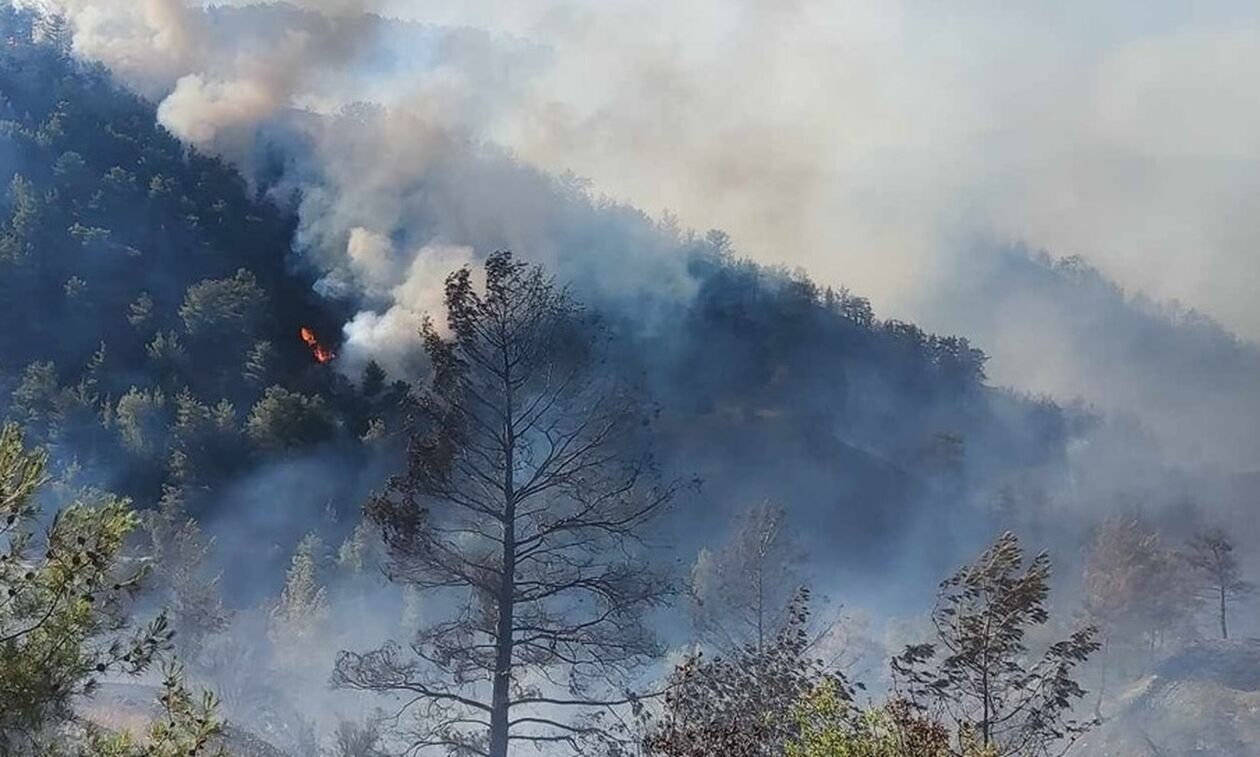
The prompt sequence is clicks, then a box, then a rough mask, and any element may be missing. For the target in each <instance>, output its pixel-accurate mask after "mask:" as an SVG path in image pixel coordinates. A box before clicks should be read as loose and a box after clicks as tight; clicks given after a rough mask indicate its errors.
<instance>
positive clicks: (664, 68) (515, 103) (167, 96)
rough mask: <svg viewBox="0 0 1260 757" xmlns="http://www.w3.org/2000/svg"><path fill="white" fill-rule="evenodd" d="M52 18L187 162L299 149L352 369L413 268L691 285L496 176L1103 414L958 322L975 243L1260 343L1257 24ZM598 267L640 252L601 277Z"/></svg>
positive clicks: (890, 15) (318, 260) (647, 249)
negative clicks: (690, 247)
mask: <svg viewBox="0 0 1260 757" xmlns="http://www.w3.org/2000/svg"><path fill="white" fill-rule="evenodd" d="M46 2H51V3H52V4H53V5H54V6H55V7H57V8H59V9H60V10H61V11H63V12H64V13H65V14H66V15H67V17H68V18H69V19H70V21H71V23H72V26H73V30H74V44H75V49H76V50H77V51H78V53H79V54H81V55H83V56H84V57H87V58H91V59H94V60H99V61H101V62H103V63H105V64H106V65H108V66H109V67H110V68H111V69H113V70H114V71H116V72H117V73H118V74H119V75H121V76H122V77H123V78H124V79H125V80H127V81H128V82H130V83H132V84H133V85H135V86H136V87H138V88H140V89H141V91H144V92H146V93H149V94H150V96H152V97H153V98H154V99H155V100H158V101H160V102H161V109H160V113H161V118H162V120H163V123H164V124H165V125H166V126H167V127H168V128H170V129H171V130H172V131H174V132H175V133H176V134H178V135H180V136H182V137H184V138H186V139H188V140H190V141H192V142H193V143H195V144H198V145H200V146H202V147H205V148H208V149H215V150H218V151H220V152H222V153H224V154H226V155H228V157H231V158H233V159H235V160H238V161H241V162H243V163H248V160H249V159H250V151H251V149H252V147H253V145H254V144H255V140H256V139H257V138H258V135H259V134H260V133H262V132H264V131H265V128H263V127H267V126H269V125H273V124H276V123H282V124H284V126H285V128H291V129H295V130H296V131H297V132H298V133H301V134H302V135H303V136H304V137H305V138H306V139H308V140H309V142H310V146H311V149H312V155H311V156H310V157H311V160H310V161H309V162H308V163H305V164H303V165H302V166H301V169H300V170H299V171H295V172H294V174H293V175H292V176H290V182H291V183H290V184H289V185H287V186H286V187H285V188H284V189H286V190H288V189H296V190H298V191H297V194H298V196H299V197H300V202H301V206H300V214H301V223H302V226H301V230H300V239H299V246H300V248H301V251H302V252H303V254H305V255H306V256H307V258H308V259H309V260H311V261H313V262H314V263H315V264H316V265H318V266H319V267H320V268H321V269H322V270H323V271H325V272H327V275H326V276H325V279H324V281H323V282H322V287H323V289H324V291H326V292H328V293H329V294H334V295H337V296H341V297H352V298H355V299H360V300H362V302H363V310H362V312H361V313H360V314H359V316H358V317H356V318H355V319H354V321H353V322H352V323H351V324H350V326H349V327H348V328H347V334H346V335H347V338H348V339H349V340H350V344H349V345H347V349H346V350H345V352H346V354H355V355H367V354H372V353H381V354H382V355H385V354H386V353H388V354H392V355H393V356H394V357H386V358H385V359H386V362H390V363H392V364H393V365H395V366H396V367H400V366H401V365H402V364H403V361H402V360H401V358H399V357H397V356H400V355H403V354H406V353H407V352H408V350H414V347H415V339H414V334H413V333H412V332H411V330H410V324H411V323H412V320H413V318H412V315H411V314H412V313H413V311H414V302H413V303H405V302H404V303H401V304H400V303H399V302H398V301H397V300H396V298H395V296H394V292H395V291H396V290H397V289H401V288H404V285H405V283H406V282H408V281H411V278H409V272H410V271H412V270H413V268H415V266H414V265H413V263H414V262H415V256H416V255H419V254H425V255H427V254H429V253H430V251H433V250H447V249H450V248H452V247H457V248H467V249H471V250H472V251H473V253H472V254H475V255H481V254H484V253H485V252H487V251H489V250H490V249H493V248H494V247H513V248H515V249H518V250H521V251H523V252H527V253H528V254H529V255H530V256H531V257H533V258H535V259H540V260H542V261H544V262H556V261H558V260H561V259H563V260H564V262H565V266H566V267H565V275H566V276H570V275H584V276H586V278H590V279H592V280H593V281H594V284H595V286H596V287H598V286H599V285H600V282H601V281H603V282H604V283H605V284H606V286H607V288H608V289H609V290H612V289H618V288H630V289H633V287H634V286H636V285H638V286H641V287H644V288H648V289H660V288H662V287H668V286H670V285H672V284H673V283H674V282H675V281H678V282H681V281H683V278H682V277H671V276H668V275H661V270H662V268H661V266H665V269H664V270H668V266H669V265H671V264H675V261H673V260H672V259H671V256H670V252H669V250H668V247H669V245H668V244H667V240H665V239H664V238H663V237H662V238H655V237H654V238H647V239H645V238H643V234H642V231H641V229H642V228H643V225H642V224H641V223H640V224H638V225H631V224H626V225H624V226H622V227H619V231H621V232H623V236H624V239H622V240H620V241H610V240H611V239H612V237H613V236H615V235H612V234H608V233H599V231H608V229H607V228H606V227H604V226H600V225H599V223H602V221H601V222H599V223H597V222H596V221H594V220H592V219H591V218H589V214H587V215H583V214H582V213H580V212H578V211H577V210H576V209H575V207H576V206H572V205H568V204H566V200H565V198H566V197H569V196H570V195H573V194H581V193H582V192H583V191H584V190H583V189H582V187H581V185H579V184H576V183H572V182H567V183H566V182H558V181H557V182H551V183H548V182H546V181H544V180H543V179H541V178H540V177H539V176H537V175H535V174H531V173H529V172H527V171H524V170H519V168H518V167H515V166H514V164H513V163H512V162H511V160H510V159H509V158H511V157H514V158H519V159H520V160H523V161H525V162H526V163H528V164H531V165H534V166H538V167H540V168H542V169H544V170H545V171H547V172H550V173H552V174H553V175H560V174H562V173H563V172H565V171H568V170H572V171H573V172H575V173H576V174H577V175H580V176H584V177H589V178H590V179H592V180H593V186H594V187H595V188H596V189H597V190H598V191H599V192H603V193H608V194H610V195H612V196H614V197H617V198H619V199H622V200H626V201H629V202H632V203H634V204H636V205H638V206H639V207H643V208H646V209H647V210H648V211H650V212H652V213H660V212H661V211H663V210H666V209H668V210H670V211H673V212H674V213H675V214H676V215H677V216H678V217H679V218H680V219H681V222H682V223H683V224H684V225H685V226H688V227H694V228H701V229H703V228H708V227H720V228H723V229H726V230H727V231H730V232H731V234H732V236H733V238H734V241H735V244H736V247H737V248H738V249H740V250H741V251H743V252H746V253H748V254H751V255H753V256H754V257H756V258H758V259H759V260H762V261H766V262H775V263H783V264H787V265H789V266H801V267H804V268H806V269H807V270H808V271H809V272H810V273H811V274H813V275H814V276H815V277H817V278H818V279H820V280H821V281H822V282H823V283H831V284H844V285H848V286H851V287H852V288H853V289H854V290H856V291H858V292H860V293H862V294H867V295H870V296H872V297H873V299H874V301H875V305H876V307H877V309H878V310H879V311H880V312H881V313H883V314H885V315H892V316H897V317H905V318H911V319H915V320H919V321H920V322H922V323H923V324H924V325H925V326H926V327H928V328H933V329H940V330H949V329H953V328H964V329H965V330H966V331H967V332H968V333H969V335H971V336H973V337H976V338H977V341H978V342H979V343H980V345H981V346H983V347H985V348H987V349H989V350H990V351H991V352H992V353H993V357H994V359H993V361H992V363H991V364H990V367H991V371H992V373H993V375H994V376H995V377H996V378H997V379H998V380H999V381H1011V382H1018V383H1019V384H1020V385H1022V386H1028V387H1033V388H1037V389H1047V390H1050V391H1053V392H1055V393H1056V395H1059V396H1064V397H1070V396H1073V395H1083V396H1085V397H1087V398H1089V399H1091V400H1094V401H1098V402H1100V403H1102V404H1103V406H1107V405H1108V404H1111V401H1112V400H1123V399H1125V398H1124V397H1123V396H1121V397H1117V393H1118V392H1119V393H1120V394H1123V393H1124V389H1123V382H1113V383H1120V385H1121V388H1120V389H1119V390H1117V389H1116V388H1114V387H1113V386H1111V385H1106V386H1102V385H1100V382H1098V381H1097V375H1098V371H1097V370H1093V369H1091V370H1086V369H1078V367H1077V366H1076V365H1075V364H1074V362H1073V361H1074V360H1077V359H1093V358H1092V357H1090V356H1084V357H1082V356H1081V355H1080V354H1079V352H1080V350H1079V348H1078V347H1076V346H1075V345H1073V346H1070V347H1069V348H1067V349H1065V350H1058V351H1055V350H1047V349H1042V347H1041V346H1039V345H1041V344H1042V342H1046V340H1050V339H1053V338H1054V337H1055V334H1054V332H1053V330H1043V332H1044V333H1039V332H1035V331H1034V330H1030V329H1027V328H1025V327H1024V326H1023V324H1024V323H1025V322H1027V321H1028V320H1029V317H1028V315H1027V312H1028V308H1026V307H1014V308H1006V309H1000V308H999V306H998V303H999V302H1000V300H996V299H995V305H994V308H995V309H994V311H993V313H992V316H991V317H990V318H989V319H988V322H987V323H982V324H977V323H976V322H975V320H974V318H972V317H970V316H969V315H960V311H962V312H963V313H971V312H972V311H973V310H974V303H973V302H972V300H973V299H974V297H975V296H976V295H975V292H974V291H972V290H973V288H972V287H971V286H969V282H967V281H965V280H964V279H965V277H966V276H968V275H970V274H971V273H972V272H974V271H975V270H976V269H977V268H983V267H984V265H985V263H984V261H983V260H982V258H984V257H985V256H987V255H989V254H990V250H991V249H992V248H993V247H994V245H993V244H992V242H994V241H997V242H1006V241H1022V242H1025V243H1027V244H1028V245H1030V246H1032V247H1034V248H1037V247H1044V248H1047V249H1049V250H1051V251H1052V252H1054V253H1055V254H1059V255H1068V254H1074V253H1080V254H1083V255H1084V256H1085V257H1086V258H1087V259H1088V260H1090V261H1091V262H1093V263H1094V264H1095V265H1097V266H1099V267H1100V268H1101V269H1102V270H1103V271H1104V272H1105V273H1107V274H1109V275H1111V276H1113V277H1115V278H1116V279H1117V280H1119V281H1120V282H1122V283H1123V284H1124V285H1125V286H1126V287H1128V288H1131V289H1136V290H1138V291H1144V292H1147V293H1149V294H1150V295H1152V296H1153V297H1155V298H1157V299H1165V298H1175V299H1179V300H1181V301H1182V302H1184V303H1186V304H1188V305H1190V306H1192V307H1196V308H1198V309H1200V310H1203V311H1205V312H1207V313H1209V314H1210V315H1213V316H1215V317H1217V318H1220V319H1221V320H1223V321H1224V322H1225V324H1226V325H1227V326H1229V327H1230V328H1232V329H1235V330H1236V331H1238V332H1239V333H1241V334H1242V335H1244V336H1245V337H1249V338H1255V337H1256V336H1258V335H1260V309H1257V308H1256V306H1255V303H1256V302H1257V301H1258V300H1257V294H1258V291H1257V282H1258V281H1260V258H1258V257H1257V256H1255V255H1253V254H1251V249H1252V248H1253V247H1254V246H1255V245H1256V244H1257V243H1258V242H1260V225H1258V224H1256V222H1255V220H1254V214H1253V213H1251V212H1250V210H1249V207H1248V205H1247V202H1246V198H1248V197H1250V196H1252V195H1253V194H1254V192H1255V189H1256V186H1255V183H1256V179H1255V172H1254V171H1251V170H1248V169H1247V166H1250V165H1252V164H1254V163H1255V162H1256V160H1257V159H1260V138H1258V137H1257V136H1256V135H1257V134H1260V128H1257V127H1260V98H1257V97H1256V95H1255V94H1254V92H1252V91H1251V90H1250V89H1248V87H1247V82H1250V81H1252V80H1254V78H1255V76H1256V75H1257V74H1260V14H1257V13H1256V12H1255V10H1254V8H1252V7H1250V6H1249V5H1248V4H1243V3H1236V2H1222V3H1217V4H1212V6H1211V7H1210V8H1207V7H1200V6H1196V7H1195V8H1193V9H1191V8H1189V7H1187V6H1185V5H1184V4H1179V3H1172V2H1156V3H1153V4H1152V3H1138V2H1136V0H1124V1H1122V2H1118V3H1109V4H1107V6H1106V7H1105V8H1102V9H1100V8H1098V7H1097V5H1096V4H1094V3H1085V2H1083V0H1071V1H1070V2H1066V3H1057V4H1053V5H1052V6H1048V5H1045V4H1042V3H1031V2H1015V3H1008V4H1005V5H1003V7H1002V8H1001V9H994V8H993V7H991V6H989V5H987V4H986V5H977V4H970V3H964V4H962V5H953V6H950V7H949V8H945V7H943V6H940V5H939V4H935V3H928V2H923V1H922V0H894V1H893V2H885V1H883V0H880V1H879V2H876V1H875V0H858V1H857V2H851V3H844V4H839V5H838V4H835V3H825V2H821V0H794V1H793V2H786V3H784V2H766V1H765V0H686V1H685V2H678V3H667V4H662V3H650V2H647V1H646V0H615V1H614V2H608V3H599V4H589V3H585V2H578V0H532V1H531V2H523V3H515V2H514V3H508V2H504V1H503V0H467V2H461V3H447V2H434V1H432V0H408V1H406V2H402V1H401V0H398V1H395V2H390V1H389V0H379V1H378V2H369V1H368V0H361V1H358V2H355V1H353V0H340V1H337V0H329V1H326V2H306V3H299V4H296V5H294V6H259V7H244V8H241V9H238V10H239V11H240V12H248V13H250V14H252V15H249V16H248V20H243V19H245V18H246V17H244V16H235V17H234V16H232V15H230V14H229V13H227V12H226V11H225V10H224V9H222V8H219V9H215V8H210V7H203V6H201V5H199V4H196V3H188V2H181V1H180V0H143V1H142V2H137V1H136V0H46ZM232 4H233V5H238V6H253V5H255V4H254V3H250V2H246V1H245V0H239V1H238V2H235V3H232ZM297 11H310V12H297ZM370 13H379V14H382V16H385V17H389V16H394V17H397V18H400V19H407V20H411V21H413V22H417V23H412V24H403V23H399V22H393V21H386V20H383V19H382V18H378V17H369V16H366V15H364V14H370ZM361 101H366V102H372V103H375V104H376V105H372V106H365V105H358V104H356V103H359V102H361ZM313 114H314V115H313ZM333 114H335V115H333ZM315 116H317V117H315ZM619 212H620V211H619ZM608 217H609V218H614V219H615V218H616V214H615V213H614V214H612V215H611V216H608ZM639 220H640V221H641V220H642V219H639ZM614 222H615V221H614ZM632 226H633V228H632ZM977 240H979V241H980V242H983V243H982V244H977ZM601 246H602V247H601ZM382 250H387V252H382ZM576 250H582V255H581V256H579V254H578V253H577V252H575V251H576ZM627 250H629V254H627V252H626V251H627ZM597 253H603V255H604V259H606V260H607V259H613V258H616V259H624V258H626V257H630V256H633V257H635V258H636V260H637V259H639V258H643V259H644V260H646V261H650V264H648V263H646V262H645V263H644V265H642V266H638V267H634V266H632V267H628V268H626V269H625V270H622V269H618V271H617V272H616V273H615V274H613V273H610V272H609V271H607V270H604V268H606V267H601V265H600V264H598V263H597V262H594V261H597V260H598V259H600V255H599V254H597ZM610 255H611V258H609V257H608V256H610ZM437 260H438V261H440V262H441V265H447V264H454V263H455V258H454V257H452V256H439V257H438V258H437ZM653 266H655V268H654V267H653ZM420 269H422V270H425V271H426V274H425V275H426V276H428V277H430V278H429V279H428V284H427V286H429V287H430V290H431V291H429V292H428V293H427V294H426V295H425V296H424V297H420V298H418V299H416V300H415V301H417V302H430V303H432V302H436V301H437V298H436V296H434V293H435V292H436V291H438V288H439V287H440V283H441V279H442V274H443V272H442V271H439V270H436V269H435V268H434V267H433V266H428V265H423V266H420ZM636 271H638V272H641V273H638V274H636V273H635V272H636ZM627 274H629V275H627ZM636 275H637V276H638V277H639V280H638V281H635V280H634V279H635V276H636ZM601 277H603V278H602V279H601ZM679 285H681V284H679ZM408 289H414V287H408ZM964 292H965V293H966V294H962V293H964ZM684 294H685V292H684ZM963 298H966V299H967V301H966V302H962V303H960V299H963ZM396 307H401V308H402V309H401V310H395V308H396ZM1003 307H1005V306H1003ZM408 334H411V335H412V336H411V337H410V339H409V340H406V339H404V337H405V336H406V335H408ZM1012 334H1013V336H1012ZM406 341H409V343H407V344H404V342H406ZM1046 344H1048V345H1049V346H1050V347H1054V346H1055V345H1054V344H1053V343H1050V342H1046ZM1064 352H1066V353H1068V354H1067V356H1066V359H1062V360H1060V359H1058V358H1056V360H1055V364H1054V365H1050V364H1049V361H1047V360H1046V359H1045V358H1044V356H1045V355H1047V354H1056V355H1063V353H1064ZM350 362H351V364H352V363H353V362H354V361H350ZM1047 371H1052V372H1050V373H1048V372H1047ZM1119 404H1121V405H1123V403H1119ZM1174 420H1175V419H1174ZM1173 425H1176V423H1174V424H1173Z"/></svg>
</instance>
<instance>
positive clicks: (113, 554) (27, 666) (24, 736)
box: [0, 425, 170, 754]
mask: <svg viewBox="0 0 1260 757" xmlns="http://www.w3.org/2000/svg"><path fill="white" fill-rule="evenodd" d="M46 462H47V459H46V457H45V455H44V453H42V452H39V451H28V450H26V449H25V447H24V446H23V441H22V435H21V433H20V432H19V431H18V429H17V428H16V427H15V426H12V425H9V426H6V427H4V429H3V430H2V431H0V519H3V520H2V521H0V522H2V523H3V525H2V526H0V544H2V545H3V548H4V549H3V551H2V552H0V753H4V754H21V753H24V752H23V751H21V750H26V751H33V750H32V749H31V746H32V745H34V746H36V747H37V746H39V745H40V744H44V743H52V742H50V741H49V740H50V739H53V738H54V737H55V736H56V731H57V728H58V726H59V725H60V724H63V723H65V722H68V721H71V720H73V719H74V714H73V712H72V710H71V702H72V700H73V698H74V697H76V696H78V695H80V694H82V693H84V692H86V691H89V690H91V688H92V687H93V686H94V684H95V681H96V679H97V677H98V676H100V675H102V674H105V673H108V672H111V671H114V672H122V673H132V674H134V673H138V672H140V671H143V670H144V669H145V668H147V667H148V666H149V665H150V663H151V662H152V661H153V659H154V656H155V655H156V654H157V652H158V651H159V650H160V648H161V647H162V646H163V645H164V644H165V643H167V642H168V641H169V639H170V631H169V630H168V628H167V624H166V620H165V618H164V617H159V618H157V619H156V620H154V621H153V622H152V623H150V624H149V625H147V626H145V627H143V628H141V629H139V630H138V631H136V632H134V633H131V634H126V633H125V631H126V628H127V626H128V624H129V618H128V617H127V614H126V612H125V600H126V599H127V597H128V595H129V594H131V593H132V592H134V590H135V589H136V587H137V585H138V582H139V580H140V578H141V576H142V571H141V570H140V569H138V568H135V567H134V566H129V565H127V564H126V563H125V562H124V561H123V560H121V551H122V549H123V544H124V542H125V540H126V539H127V537H128V535H129V534H130V533H131V532H132V531H133V530H134V529H135V527H136V525H137V517H136V515H135V514H134V513H133V512H132V511H131V509H130V508H129V507H128V505H127V503H126V502H125V501H122V500H118V499H115V498H110V497H102V498H100V499H99V501H75V502H72V503H70V504H67V505H65V506H63V507H62V508H61V509H60V510H58V511H57V512H56V513H55V514H54V515H53V518H52V521H51V524H50V525H49V526H48V527H47V529H46V531H45V532H44V533H43V534H42V535H39V534H37V531H36V529H37V521H38V518H39V515H40V513H39V508H38V506H37V504H36V495H37V492H38V490H39V489H40V487H41V486H42V485H43V484H44V483H45V482H46V480H47V477H46V473H45V466H46Z"/></svg>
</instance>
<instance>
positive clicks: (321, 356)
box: [298, 326, 337, 364]
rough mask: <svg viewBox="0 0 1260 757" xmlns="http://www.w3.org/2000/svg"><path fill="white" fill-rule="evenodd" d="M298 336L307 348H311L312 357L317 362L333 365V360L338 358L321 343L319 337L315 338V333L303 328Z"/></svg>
mask: <svg viewBox="0 0 1260 757" xmlns="http://www.w3.org/2000/svg"><path fill="white" fill-rule="evenodd" d="M298 334H299V336H301V337H302V341H303V342H305V343H306V346H307V347H310V348H311V356H312V357H314V358H315V362H317V363H320V364H323V363H331V362H332V360H333V358H335V357H337V353H335V352H333V351H332V350H331V349H329V348H328V347H325V346H324V345H322V344H320V343H319V337H317V336H315V332H314V331H311V330H310V329H308V328H307V327H305V326H303V327H302V328H301V330H300V331H299V332H298Z"/></svg>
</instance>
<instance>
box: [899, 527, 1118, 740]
mask: <svg viewBox="0 0 1260 757" xmlns="http://www.w3.org/2000/svg"><path fill="white" fill-rule="evenodd" d="M1049 593H1050V560H1049V557H1048V556H1047V555H1046V554H1045V553H1044V552H1043V553H1041V554H1038V555H1036V556H1034V557H1033V558H1032V559H1031V560H1028V561H1025V559H1024V552H1023V550H1022V549H1021V547H1020V545H1019V540H1018V539H1017V538H1016V537H1015V536H1014V535H1013V534H1011V533H1005V534H1003V535H1002V536H1001V537H999V538H998V540H997V541H996V542H995V543H994V544H993V546H992V547H990V548H989V549H987V550H985V552H984V553H983V554H981V555H980V557H978V558H977V559H976V561H975V562H973V563H972V564H970V565H967V566H965V567H963V568H962V569H960V570H959V571H958V572H957V573H955V574H954V575H952V576H950V577H949V578H948V579H946V580H945V581H943V582H942V583H941V587H940V591H939V593H938V595H937V602H936V606H935V607H934V608H933V610H932V625H933V627H934V628H935V630H936V638H935V639H934V640H932V641H930V642H928V643H925V644H919V645H913V646H909V647H907V648H906V650H905V652H903V653H902V654H901V655H899V656H898V657H896V658H895V659H894V660H893V663H892V665H893V673H894V677H895V678H896V680H897V683H898V687H899V690H901V691H903V692H904V693H905V695H906V696H907V698H908V699H907V701H908V702H909V703H910V704H912V705H913V706H914V707H915V708H916V710H917V711H919V712H922V713H929V714H931V715H932V716H933V717H939V718H941V719H943V720H947V721H948V722H949V723H950V725H951V726H952V728H953V731H954V735H955V738H956V739H957V742H958V748H959V749H963V748H964V747H966V746H968V744H969V743H970V742H971V740H972V739H973V738H974V741H975V742H976V743H978V745H979V746H981V747H983V748H984V749H988V750H992V751H993V752H994V754H995V755H1003V756H1005V755H1024V754H1028V753H1030V752H1031V753H1034V754H1042V753H1045V752H1046V751H1048V750H1049V749H1051V748H1052V747H1055V746H1056V745H1057V746H1063V745H1070V744H1071V742H1072V741H1073V740H1075V739H1076V738H1077V737H1078V736H1079V735H1080V734H1082V733H1084V732H1085V731H1086V730H1087V729H1088V728H1089V727H1090V726H1092V723H1090V722H1081V721H1078V720H1076V719H1075V718H1074V717H1073V706H1074V704H1075V703H1076V702H1077V701H1078V700H1080V699H1081V698H1082V697H1083V696H1084V695H1085V691H1084V689H1082V688H1081V686H1080V684H1078V683H1077V681H1076V679H1075V678H1074V675H1075V671H1076V668H1077V667H1078V666H1079V665H1080V664H1082V663H1083V662H1085V660H1087V659H1088V658H1089V656H1090V655H1092V654H1093V653H1094V652H1096V651H1097V650H1098V649H1099V643H1098V641H1097V640H1096V639H1095V637H1096V631H1095V629H1094V628H1093V627H1086V628H1083V629H1081V630H1078V631H1076V632H1075V633H1073V634H1071V635H1070V636H1069V637H1068V638H1066V639H1064V640H1062V641H1058V642H1055V643H1053V644H1050V645H1049V646H1048V647H1047V648H1046V649H1045V650H1044V651H1043V652H1042V653H1041V654H1040V655H1037V654H1034V653H1032V652H1031V651H1030V650H1029V648H1028V642H1027V637H1028V633H1029V631H1030V630H1031V629H1034V628H1036V627H1038V626H1042V625H1044V624H1046V623H1047V622H1048V621H1049V620H1050V613H1049V610H1048V609H1047V608H1046V602H1047V599H1048V597H1049ZM1064 748H1065V747H1064Z"/></svg>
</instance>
